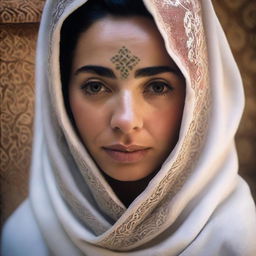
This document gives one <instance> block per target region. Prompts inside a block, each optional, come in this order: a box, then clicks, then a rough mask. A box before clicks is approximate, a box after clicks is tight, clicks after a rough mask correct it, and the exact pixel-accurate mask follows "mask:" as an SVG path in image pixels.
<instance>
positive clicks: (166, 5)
mask: <svg viewBox="0 0 256 256" xmlns="http://www.w3.org/2000/svg"><path fill="white" fill-rule="evenodd" d="M90 1H91V0H90ZM85 2H86V1H85V0H73V1H72V0H48V1H47V2H46V5H45V9H44V12H43V17H42V22H41V26H40V32H39V39H38V48H37V61H36V64H37V67H36V86H37V91H36V94H37V95H36V120H35V139H34V147H33V148H34V151H33V161H32V177H31V183H30V194H29V200H30V202H31V205H32V209H33V214H34V216H35V219H36V221H37V223H38V226H39V229H40V230H41V232H42V235H43V237H44V240H45V244H46V246H47V247H48V248H49V250H50V251H51V252H52V253H53V254H54V255H61V256H65V255H68V256H70V255H72V256H76V255H100V256H101V255H106V256H107V255H109V256H114V255H134V256H135V255H136V256H144V255H147V256H151V255H152V256H153V255H155V256H160V255H168V256H174V255H182V256H184V255H189V256H191V255H197V256H198V255H204V256H205V255H207V256H211V255H212V256H213V255H215V256H216V255H230V256H231V255H232V256H233V255H243V256H245V255H248V256H249V255H250V256H253V255H256V243H255V238H256V215H255V206H254V203H253V200H252V198H251V196H250V192H249V189H248V186H247V185H246V184H245V182H244V181H243V180H242V179H241V178H240V177H239V176H238V160H237V154H236V149H235V145H234V135H235V132H236V130H237V128H238V124H239V121H240V118H241V115H242V110H243V106H244V95H243V87H242V82H241V78H240V74H239V71H238V69H237V66H236V64H235V62H234V59H233V57H232V54H231V51H230V48H229V46H228V43H227V41H226V38H225V36H224V33H223V31H222V29H221V27H220V24H219V22H218V20H217V17H216V14H215V13H214V10H213V7H212V4H211V2H210V1H209V0H203V1H199V0H144V3H145V5H146V7H147V8H148V10H149V11H150V13H151V14H152V15H153V17H154V19H155V23H156V24H157V27H158V29H159V31H160V33H161V35H162V36H163V38H164V41H165V45H166V48H167V51H168V53H169V54H170V56H171V58H172V59H173V60H174V61H175V63H176V64H177V65H178V67H179V68H180V70H181V71H182V73H183V75H184V77H185V78H186V101H185V107H184V114H183V119H182V125H181V129H180V137H179V141H178V143H177V145H176V147H175V148H174V150H173V151H172V152H171V154H170V155H169V157H168V158H167V160H166V161H165V163H164V164H163V165H162V167H161V169H160V170H159V172H158V173H157V175H156V176H155V177H154V178H153V179H152V180H151V182H150V183H149V185H148V186H147V188H146V189H145V191H144V192H142V193H141V194H140V195H139V196H138V197H137V198H136V199H135V200H134V201H133V203H132V204H131V205H130V206H129V208H128V209H127V208H126V207H125V206H124V205H123V204H122V202H121V201H120V200H119V199H118V197H117V196H116V195H115V193H114V192H113V190H112V189H111V187H110V186H109V184H108V183H107V182H106V181H105V179H104V177H103V176H102V174H101V172H100V171H99V170H98V168H97V166H96V164H95V163H94V162H93V160H92V159H91V158H90V156H89V154H88V153H87V151H86V149H85V148H84V146H83V144H82V142H81V141H80V140H79V138H78V137H77V135H76V133H75V131H74V129H73V127H72V124H71V122H70V120H69V118H68V115H67V113H66V110H65V106H64V100H63V96H62V89H61V80H60V67H59V66H60V65H59V40H60V29H61V26H62V23H63V21H64V20H65V18H66V17H67V16H69V15H70V14H71V13H72V12H73V11H74V10H76V9H77V8H79V6H81V5H83V4H86V3H85Z"/></svg>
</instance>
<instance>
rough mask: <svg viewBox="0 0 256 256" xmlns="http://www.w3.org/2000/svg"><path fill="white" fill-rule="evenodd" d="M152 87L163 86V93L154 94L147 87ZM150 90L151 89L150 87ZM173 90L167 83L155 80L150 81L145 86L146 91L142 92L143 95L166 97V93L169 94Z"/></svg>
mask: <svg viewBox="0 0 256 256" xmlns="http://www.w3.org/2000/svg"><path fill="white" fill-rule="evenodd" d="M152 85H158V86H159V85H161V86H163V88H162V89H163V91H160V92H155V91H150V89H149V87H150V86H152ZM151 88H152V87H151ZM173 89H174V88H173V87H172V86H171V85H170V84H169V83H167V82H165V81H162V80H155V81H150V82H149V83H148V84H147V86H146V90H144V93H149V94H152V95H166V94H167V93H169V92H170V91H172V90H173Z"/></svg>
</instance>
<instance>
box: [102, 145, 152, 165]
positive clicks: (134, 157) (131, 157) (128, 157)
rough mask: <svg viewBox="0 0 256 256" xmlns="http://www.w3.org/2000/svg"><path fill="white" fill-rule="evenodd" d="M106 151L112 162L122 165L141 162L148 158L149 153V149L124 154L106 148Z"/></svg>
mask: <svg viewBox="0 0 256 256" xmlns="http://www.w3.org/2000/svg"><path fill="white" fill-rule="evenodd" d="M104 150H105V152H106V153H107V155H108V156H109V157H110V158H111V159H112V160H114V161H116V162H120V163H136V162H139V161H141V160H142V159H143V158H144V157H145V156H146V154H147V153H148V151H149V149H143V150H138V151H134V152H122V151H116V150H112V149H106V148H104Z"/></svg>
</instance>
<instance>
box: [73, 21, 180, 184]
mask: <svg viewBox="0 0 256 256" xmlns="http://www.w3.org/2000/svg"><path fill="white" fill-rule="evenodd" d="M99 31H100V33H99ZM122 48H125V49H127V51H129V54H131V55H133V56H136V58H137V59H138V60H139V61H137V62H136V65H133V67H132V68H130V69H129V72H128V76H127V77H124V76H123V75H122V72H120V70H118V69H117V66H116V63H113V57H114V56H116V55H117V54H118V52H120V49H122ZM149 67H150V68H149ZM152 67H153V68H152ZM145 68H146V69H145ZM69 100H70V107H71V111H72V113H73V116H74V120H75V123H76V126H77V130H78V132H79V135H80V137H81V139H82V141H83V143H84V144H85V146H86V148H87V149H88V151H89V153H90V154H91V156H92V157H93V159H94V160H95V162H96V163H97V165H98V166H99V167H100V169H101V170H102V171H103V172H104V173H105V174H107V175H108V176H110V177H112V178H114V179H116V180H120V181H135V180H140V179H142V178H144V177H146V176H148V175H150V174H151V173H153V172H154V171H155V170H157V169H158V168H159V167H160V166H161V165H162V163H163V162H164V160H165V159H166V157H167V156H168V155H169V153H170V152H171V151H172V150H173V148H174V146H175V144H176V143H177V140H178V136H179V129H180V124H181V119H182V113H183V107H184V100H185V81H184V78H183V76H182V74H181V73H180V71H179V69H178V68H177V66H176V65H175V63H174V62H173V60H172V59H171V58H170V57H169V55H168V54H167V52H166V49H165V46H164V42H163V40H162V38H161V35H160V34H159V32H158V30H157V29H156V27H155V25H154V23H153V22H152V21H151V20H149V19H147V18H144V17H130V18H120V17H118V18H117V17H111V16H108V17H105V18H103V19H101V20H99V21H97V22H95V23H94V24H93V25H91V26H90V27H89V29H87V30H86V31H85V32H83V33H82V34H81V35H80V37H79V39H78V43H77V46H76V48H75V51H74V56H73V63H72V68H71V78H70V82H69ZM116 145H117V146H116ZM120 148H121V149H120Z"/></svg>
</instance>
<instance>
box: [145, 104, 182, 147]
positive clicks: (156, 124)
mask: <svg viewBox="0 0 256 256" xmlns="http://www.w3.org/2000/svg"><path fill="white" fill-rule="evenodd" d="M182 113H183V104H178V105H170V106H168V107H166V108H165V109H163V110H162V111H157V112H155V113H153V114H152V115H151V117H150V120H148V123H150V124H151V125H150V127H151V133H152V134H154V137H155V139H157V141H159V142H160V141H161V142H162V143H164V144H168V145H170V143H171V144H173V143H176V142H177V139H178V135H179V130H180V124H181V119H182Z"/></svg>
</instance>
